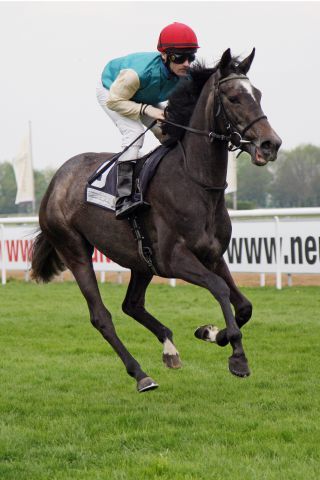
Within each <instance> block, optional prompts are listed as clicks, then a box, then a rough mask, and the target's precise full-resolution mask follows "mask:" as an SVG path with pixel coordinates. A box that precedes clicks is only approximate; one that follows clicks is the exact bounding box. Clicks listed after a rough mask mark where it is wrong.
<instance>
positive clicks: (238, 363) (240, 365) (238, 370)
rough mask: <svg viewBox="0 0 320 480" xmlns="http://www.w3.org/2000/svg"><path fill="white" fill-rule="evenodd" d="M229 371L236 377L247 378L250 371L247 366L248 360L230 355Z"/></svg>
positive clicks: (240, 356)
mask: <svg viewBox="0 0 320 480" xmlns="http://www.w3.org/2000/svg"><path fill="white" fill-rule="evenodd" d="M229 370H230V372H231V373H232V374H233V375H236V376H237V377H242V378H244V377H249V375H250V370H249V366H248V360H247V359H246V357H245V355H239V356H235V355H232V356H231V357H229Z"/></svg>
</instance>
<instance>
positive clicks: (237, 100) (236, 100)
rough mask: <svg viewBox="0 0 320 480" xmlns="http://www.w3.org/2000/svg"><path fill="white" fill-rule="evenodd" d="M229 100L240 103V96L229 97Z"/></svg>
mask: <svg viewBox="0 0 320 480" xmlns="http://www.w3.org/2000/svg"><path fill="white" fill-rule="evenodd" d="M228 100H229V102H231V103H240V102H239V99H238V97H229V98H228Z"/></svg>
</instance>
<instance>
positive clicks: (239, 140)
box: [215, 75, 267, 151]
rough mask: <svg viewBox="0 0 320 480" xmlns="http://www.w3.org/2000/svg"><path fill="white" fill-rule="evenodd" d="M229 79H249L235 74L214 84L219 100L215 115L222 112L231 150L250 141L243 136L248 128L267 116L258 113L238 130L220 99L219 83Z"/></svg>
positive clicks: (239, 147)
mask: <svg viewBox="0 0 320 480" xmlns="http://www.w3.org/2000/svg"><path fill="white" fill-rule="evenodd" d="M231 80H249V78H248V77H246V76H245V75H242V76H236V77H234V76H229V77H226V78H222V79H221V80H219V81H218V82H217V86H216V92H217V98H218V100H219V105H218V110H217V112H216V114H215V116H216V118H217V117H218V116H219V115H221V114H222V116H223V117H224V123H225V126H226V130H227V132H228V133H229V135H228V137H229V140H228V141H229V142H230V146H229V150H231V151H233V150H238V149H241V145H243V144H248V143H252V142H251V141H250V140H244V136H245V134H246V132H247V131H248V130H250V128H251V127H252V126H253V125H254V124H255V123H257V122H259V121H260V120H263V119H266V118H267V116H266V115H260V116H259V117H257V118H255V119H254V120H252V122H250V123H248V125H246V126H245V127H244V128H243V129H242V132H238V130H237V128H236V126H235V125H234V124H233V123H232V121H231V120H230V118H229V116H228V114H227V112H226V109H225V107H224V105H223V102H222V99H221V92H220V85H221V84H222V83H225V82H228V81H231ZM249 81H250V80H249Z"/></svg>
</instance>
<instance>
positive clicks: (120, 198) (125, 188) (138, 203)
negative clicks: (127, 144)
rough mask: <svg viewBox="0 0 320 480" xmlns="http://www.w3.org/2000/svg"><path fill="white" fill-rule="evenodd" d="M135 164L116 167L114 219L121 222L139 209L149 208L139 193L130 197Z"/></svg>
mask: <svg viewBox="0 0 320 480" xmlns="http://www.w3.org/2000/svg"><path fill="white" fill-rule="evenodd" d="M134 165H135V162H130V161H124V162H119V163H118V166H117V199H116V218H117V219H118V220H122V219H123V218H127V217H129V216H130V214H131V213H132V212H133V211H134V210H136V209H137V208H139V207H142V206H144V207H146V206H149V204H148V203H146V202H144V201H143V199H142V194H141V193H140V192H135V193H134V195H132V179H133V170H134Z"/></svg>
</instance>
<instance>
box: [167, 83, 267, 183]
mask: <svg viewBox="0 0 320 480" xmlns="http://www.w3.org/2000/svg"><path fill="white" fill-rule="evenodd" d="M239 79H240V80H249V79H248V77H246V76H244V75H243V76H236V77H235V76H230V77H226V78H223V79H221V80H219V81H218V82H217V86H216V89H217V93H218V99H219V106H218V110H217V113H216V114H215V116H216V117H218V116H219V115H220V114H221V112H222V114H223V116H224V123H225V125H226V130H227V132H228V133H227V135H224V134H220V133H216V132H214V131H207V130H198V129H197V128H192V127H187V126H185V125H181V124H179V123H174V122H171V121H170V120H166V119H164V120H161V122H162V123H168V124H169V125H173V126H175V127H178V128H182V129H183V130H186V131H187V132H190V133H195V134H197V135H203V136H205V137H207V138H208V139H209V141H210V143H212V142H214V140H220V141H223V142H228V143H229V146H228V150H229V151H235V150H238V149H240V150H241V151H242V149H241V146H242V145H243V144H248V143H252V142H251V141H250V140H244V138H243V137H244V135H245V133H246V132H247V131H248V130H249V129H250V128H251V127H252V126H253V125H254V124H255V123H257V122H259V121H260V120H263V119H266V118H267V117H266V115H261V116H260V117H257V118H255V119H254V120H253V121H252V122H250V123H249V124H248V125H247V126H246V127H245V128H244V129H243V130H242V132H241V133H240V132H238V131H237V129H236V127H235V126H234V125H233V123H232V122H231V120H230V118H229V117H228V115H227V112H226V110H225V108H224V106H223V103H222V100H221V94H220V89H219V87H220V85H221V83H224V82H227V81H231V80H239ZM178 145H179V147H180V150H181V153H182V157H183V160H184V164H185V167H186V171H187V173H188V176H189V177H190V178H191V179H192V180H193V181H194V182H195V183H197V184H198V185H200V186H201V187H202V188H204V189H205V190H208V191H214V192H215V191H216V192H221V191H224V190H225V189H226V188H227V187H228V184H227V182H225V184H224V185H223V186H222V187H217V186H211V185H205V184H203V183H202V182H200V181H198V180H196V179H195V178H194V177H193V176H191V174H190V172H189V171H188V162H187V157H186V152H185V149H184V147H183V145H182V143H181V142H180V140H178Z"/></svg>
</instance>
